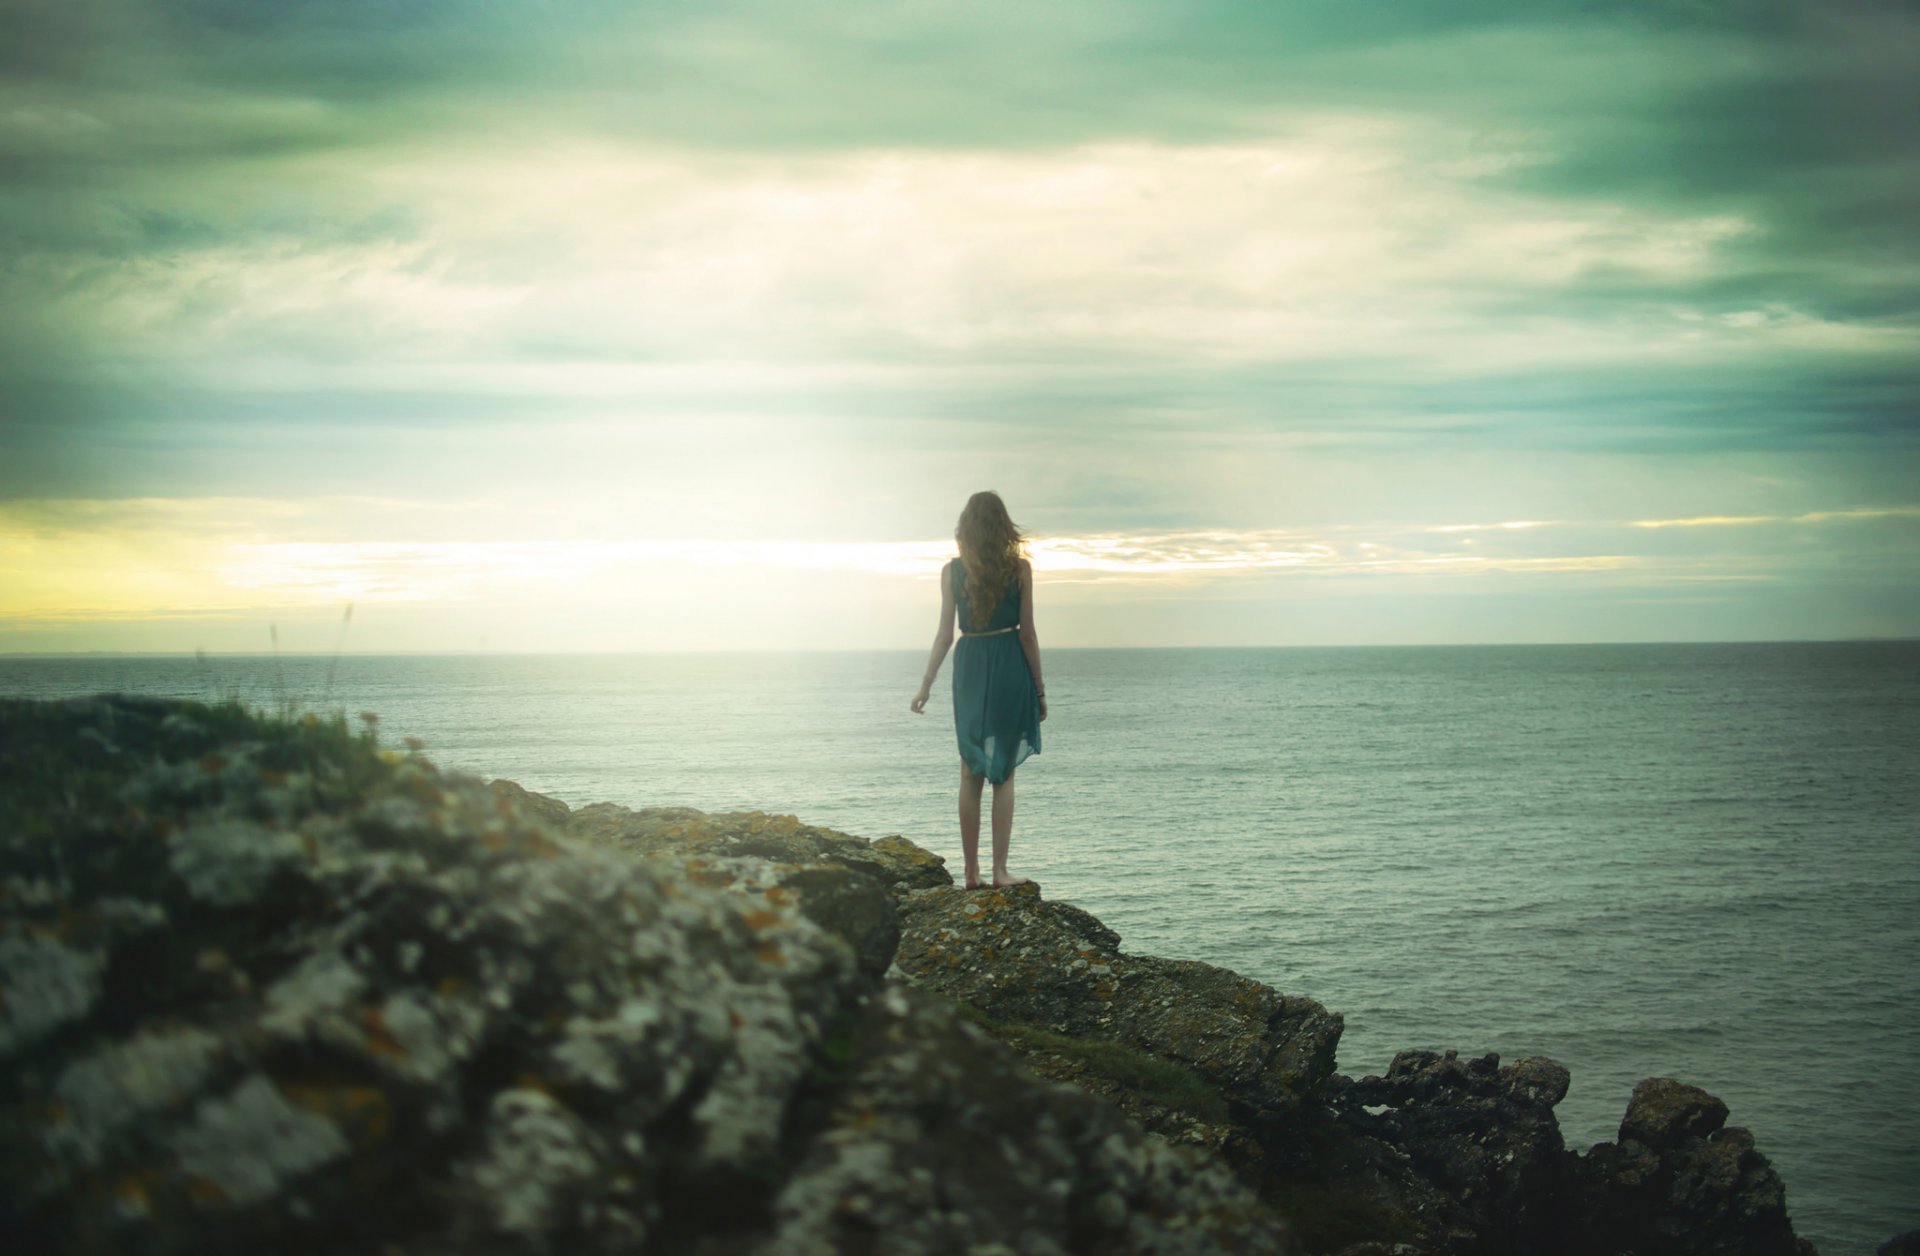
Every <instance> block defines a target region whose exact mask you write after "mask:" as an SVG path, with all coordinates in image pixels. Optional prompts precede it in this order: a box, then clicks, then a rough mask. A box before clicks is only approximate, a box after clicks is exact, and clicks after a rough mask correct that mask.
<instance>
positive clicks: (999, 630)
mask: <svg viewBox="0 0 1920 1256" xmlns="http://www.w3.org/2000/svg"><path fill="white" fill-rule="evenodd" d="M1018 631H1020V625H1019V624H1014V625H1013V626H1012V627H1009V628H995V629H992V630H991V631H988V632H968V631H967V630H966V629H964V628H963V629H961V630H960V635H961V636H963V637H998V636H1000V635H1001V634H1003V633H1009V632H1018Z"/></svg>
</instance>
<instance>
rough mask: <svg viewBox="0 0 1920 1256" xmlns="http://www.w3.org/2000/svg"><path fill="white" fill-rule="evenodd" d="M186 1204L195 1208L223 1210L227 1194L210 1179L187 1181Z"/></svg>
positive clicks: (197, 1178) (196, 1178) (193, 1178)
mask: <svg viewBox="0 0 1920 1256" xmlns="http://www.w3.org/2000/svg"><path fill="white" fill-rule="evenodd" d="M187 1202H188V1203H190V1204H192V1205H193V1206H194V1207H195V1208H225V1207H226V1206H227V1193H226V1192H225V1191H223V1190H221V1189H220V1186H219V1183H217V1182H215V1181H214V1180H213V1179H211V1178H203V1177H190V1178H188V1179H187Z"/></svg>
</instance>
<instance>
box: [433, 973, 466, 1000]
mask: <svg viewBox="0 0 1920 1256" xmlns="http://www.w3.org/2000/svg"><path fill="white" fill-rule="evenodd" d="M433 988H434V991H435V993H437V994H439V996H440V997H441V998H443V999H452V998H457V997H459V995H460V992H461V991H463V990H465V989H466V988H467V983H466V982H464V981H462V980H461V979H460V978H458V977H442V978H441V979H440V980H439V981H437V982H435V983H434V987H433Z"/></svg>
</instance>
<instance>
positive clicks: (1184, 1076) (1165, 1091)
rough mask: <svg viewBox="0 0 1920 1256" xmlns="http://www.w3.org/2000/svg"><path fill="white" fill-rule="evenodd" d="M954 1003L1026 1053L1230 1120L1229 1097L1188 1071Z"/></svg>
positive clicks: (1200, 1114) (1151, 1098) (1154, 1099)
mask: <svg viewBox="0 0 1920 1256" xmlns="http://www.w3.org/2000/svg"><path fill="white" fill-rule="evenodd" d="M929 993H937V992H933V991H929ZM949 1002H951V1003H952V1004H953V1006H954V1009H955V1010H956V1011H958V1012H959V1013H960V1015H961V1016H963V1017H965V1018H966V1019H967V1020H969V1021H972V1022H973V1023H974V1024H976V1025H978V1026H979V1027H980V1028H982V1029H984V1030H986V1031H987V1033H989V1034H990V1035H992V1036H993V1037H994V1038H995V1039H997V1040H999V1041H1001V1042H1004V1043H1006V1044H1007V1045H1008V1046H1010V1047H1013V1048H1015V1049H1016V1050H1018V1051H1021V1052H1022V1053H1025V1052H1039V1051H1044V1052H1049V1053H1051V1054H1054V1055H1058V1056H1061V1057H1063V1058H1066V1059H1069V1060H1072V1061H1073V1062H1074V1063H1076V1064H1078V1065H1080V1066H1081V1067H1082V1068H1084V1069H1085V1070H1086V1071H1087V1072H1089V1073H1094V1074H1097V1075H1099V1076H1101V1077H1104V1078H1107V1079H1108V1080H1110V1081H1112V1082H1114V1083H1116V1084H1117V1085H1120V1086H1124V1087H1126V1088H1128V1089H1130V1090H1134V1091H1137V1092H1138V1093H1139V1094H1140V1096H1141V1098H1143V1099H1145V1100H1147V1101H1148V1102H1149V1103H1156V1104H1159V1105H1161V1106H1163V1107H1168V1108H1177V1109H1179V1110H1180V1111H1182V1112H1186V1113H1189V1114H1191V1115H1193V1116H1195V1117H1197V1118H1199V1119H1200V1120H1202V1121H1206V1122H1208V1123H1209V1124H1219V1123H1221V1122H1224V1121H1226V1120H1227V1118H1228V1107H1227V1097H1226V1096H1225V1095H1223V1094H1221V1093H1220V1090H1219V1088H1218V1087H1216V1086H1214V1085H1213V1084H1212V1083H1210V1082H1208V1081H1207V1080H1206V1079H1205V1078H1203V1077H1201V1076H1200V1074H1198V1073H1196V1072H1194V1071H1193V1070H1192V1069H1190V1068H1187V1067H1186V1066H1184V1065H1181V1064H1175V1063H1174V1062H1173V1061H1171V1060H1163V1059H1161V1058H1160V1057H1159V1056H1157V1055H1154V1054H1153V1053H1152V1052H1149V1051H1142V1050H1141V1049H1139V1048H1138V1047H1129V1046H1127V1045H1125V1044H1124V1043H1119V1042H1108V1041H1106V1040H1105V1039H1100V1038H1070V1037H1068V1036H1067V1035H1065V1034H1056V1033H1053V1032H1051V1031H1049V1030H1045V1029H1035V1028H1034V1027H1032V1026H1031V1025H1014V1024H1009V1023H1007V1022H1005V1021H997V1020H995V1019H994V1018H993V1017H991V1016H989V1015H987V1014H986V1013H985V1012H983V1011H981V1010H980V1009H979V1008H978V1007H975V1006H974V1005H973V1004H971V1003H968V1002H967V1001H965V1000H964V999H951V1000H949Z"/></svg>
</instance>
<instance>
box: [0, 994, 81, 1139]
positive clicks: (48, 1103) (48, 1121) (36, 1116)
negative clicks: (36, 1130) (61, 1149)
mask: <svg viewBox="0 0 1920 1256" xmlns="http://www.w3.org/2000/svg"><path fill="white" fill-rule="evenodd" d="M3 1005H4V1004H0V1006H3ZM20 1112H21V1115H23V1116H25V1117H26V1118H27V1120H29V1121H31V1122H33V1123H34V1124H36V1125H65V1124H66V1123H67V1121H68V1120H69V1119H71V1114H70V1113H69V1112H68V1111H67V1105H66V1104H65V1103H64V1102H62V1101H61V1100H59V1099H29V1100H27V1101H26V1102H25V1103H23V1104H21V1105H20Z"/></svg>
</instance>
